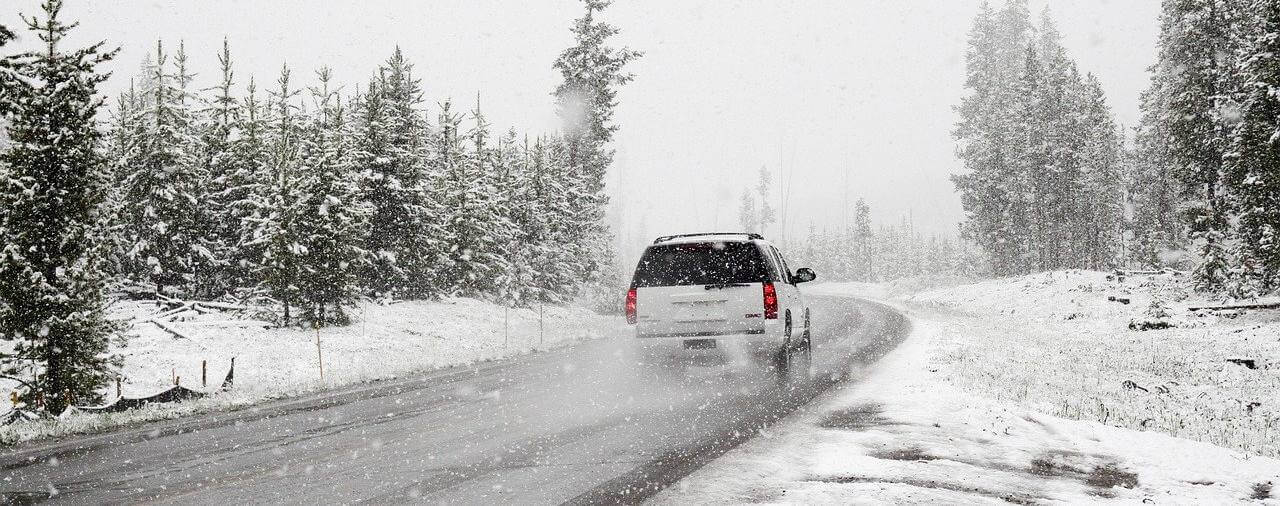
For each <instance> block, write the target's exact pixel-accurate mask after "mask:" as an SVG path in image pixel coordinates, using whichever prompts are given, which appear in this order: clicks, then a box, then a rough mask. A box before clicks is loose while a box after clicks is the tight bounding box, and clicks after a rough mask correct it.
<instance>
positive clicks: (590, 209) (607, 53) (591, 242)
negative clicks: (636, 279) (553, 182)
mask: <svg viewBox="0 0 1280 506" xmlns="http://www.w3.org/2000/svg"><path fill="white" fill-rule="evenodd" d="M583 4H584V6H585V7H586V13H585V14H584V15H583V16H582V17H580V18H578V19H576V20H574V23H573V26H572V28H571V29H570V31H571V32H572V33H573V37H574V45H573V46H571V47H569V48H567V49H565V50H564V51H562V52H561V53H560V55H559V56H558V57H557V58H556V60H555V63H553V65H552V66H553V68H555V69H556V70H558V71H560V76H561V79H562V80H561V82H560V84H559V85H557V86H556V89H555V92H554V95H555V97H556V110H557V114H559V116H560V119H561V122H562V126H563V129H564V130H563V132H564V139H563V142H564V147H565V150H566V152H565V153H564V157H563V158H564V160H565V165H566V167H567V168H568V172H567V174H566V175H567V176H568V179H566V181H567V182H570V183H572V184H573V186H574V188H571V189H570V192H571V195H572V196H573V197H572V199H571V200H570V201H569V202H570V204H571V209H570V214H571V215H572V216H573V217H574V218H573V220H572V221H571V222H570V223H568V225H569V227H570V228H569V229H568V230H566V234H565V235H566V237H567V238H569V239H571V241H570V242H568V243H566V245H567V246H569V247H571V248H572V249H573V250H574V251H575V252H576V253H577V255H578V256H579V258H585V259H588V261H587V262H586V263H585V264H584V265H583V270H582V271H581V273H580V274H579V276H578V277H579V278H582V277H584V275H585V278H586V281H587V284H595V285H601V286H598V287H596V288H595V289H593V290H592V291H595V292H597V293H609V294H610V295H612V293H613V292H614V291H615V289H619V290H620V289H621V284H622V281H621V277H620V276H613V275H610V274H616V273H617V267H616V264H615V258H614V254H613V252H612V251H611V247H610V243H611V238H610V236H609V231H608V227H607V226H606V225H605V223H604V218H605V206H606V205H607V204H608V198H607V197H606V195H605V193H604V187H605V176H606V174H607V172H608V169H609V165H610V164H611V163H612V161H613V150H612V149H610V148H609V147H608V144H609V142H610V141H611V140H612V139H613V135H614V133H616V132H617V130H618V126H617V125H616V124H614V123H613V114H614V109H615V108H616V107H617V104H618V101H617V95H618V88H619V87H621V86H623V85H625V84H627V83H629V82H631V80H632V79H634V75H632V74H631V73H629V72H626V71H624V70H623V69H624V68H625V67H626V65H627V64H628V63H630V62H631V61H633V60H635V59H636V58H639V57H641V55H642V53H641V52H639V51H634V50H631V49H628V48H625V47H624V48H621V49H618V48H613V47H611V46H609V45H608V44H609V39H610V38H612V37H613V36H614V35H616V34H617V33H618V29H617V28H616V27H614V26H613V25H610V24H608V23H605V22H603V21H601V20H599V19H597V14H599V13H600V12H601V11H602V10H604V9H605V8H606V7H608V6H609V2H608V1H605V0H584V1H583ZM615 285H616V286H615ZM567 295H572V294H567Z"/></svg>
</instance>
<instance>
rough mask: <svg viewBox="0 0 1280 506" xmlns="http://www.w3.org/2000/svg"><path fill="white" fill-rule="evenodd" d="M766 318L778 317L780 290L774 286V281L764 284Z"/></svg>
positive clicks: (775, 318)
mask: <svg viewBox="0 0 1280 506" xmlns="http://www.w3.org/2000/svg"><path fill="white" fill-rule="evenodd" d="M764 318H765V319H766V320H777V319H778V290H777V289H776V288H774V287H773V283H769V282H766V283H765V284H764Z"/></svg>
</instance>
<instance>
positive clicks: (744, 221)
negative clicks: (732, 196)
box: [738, 188, 760, 232]
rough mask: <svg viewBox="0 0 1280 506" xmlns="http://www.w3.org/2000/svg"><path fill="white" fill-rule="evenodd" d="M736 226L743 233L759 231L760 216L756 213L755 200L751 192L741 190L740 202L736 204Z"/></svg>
mask: <svg viewBox="0 0 1280 506" xmlns="http://www.w3.org/2000/svg"><path fill="white" fill-rule="evenodd" d="M738 225H740V226H741V227H742V231H743V232H759V231H760V214H759V213H757V212H756V199H755V197H753V196H752V195H751V190H748V189H745V188H744V189H743V190H742V200H741V202H740V203H739V204H738Z"/></svg>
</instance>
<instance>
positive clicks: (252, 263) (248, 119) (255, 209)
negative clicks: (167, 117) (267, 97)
mask: <svg viewBox="0 0 1280 506" xmlns="http://www.w3.org/2000/svg"><path fill="white" fill-rule="evenodd" d="M266 120H267V110H266V107H265V106H264V105H263V104H262V102H260V101H259V100H258V86H257V83H256V82H255V80H254V78H253V76H250V77H249V84H248V85H247V86H246V88H245V97H244V101H243V107H242V108H241V114H239V116H238V118H237V119H236V120H235V123H234V125H233V127H232V131H233V132H234V133H235V135H234V137H232V138H231V139H230V146H229V147H230V153H228V155H227V157H226V164H225V165H222V166H220V168H221V169H225V171H223V172H221V174H220V175H219V179H218V180H216V181H215V183H214V184H215V187H216V188H217V189H218V192H217V193H216V194H215V195H214V199H215V201H216V202H217V208H216V209H217V210H218V211H220V215H219V216H220V221H221V222H223V224H224V225H225V226H226V227H227V228H226V233H227V234H228V237H227V238H226V241H227V242H226V247H227V249H226V251H225V252H224V254H225V256H224V257H223V260H224V262H225V263H226V269H227V271H226V275H227V283H228V284H229V285H230V286H231V287H234V288H236V289H250V290H251V289H253V288H256V287H257V286H258V284H259V282H260V279H259V276H258V274H259V272H261V270H262V266H261V264H260V262H261V260H262V258H263V257H264V255H265V253H264V244H263V243H262V242H261V241H258V240H257V237H256V235H255V233H256V232H257V223H258V222H257V221H255V218H256V217H259V216H260V214H259V209H260V207H259V206H260V204H261V202H262V200H263V199H264V198H265V197H264V196H265V195H268V194H269V193H270V191H271V190H270V189H271V185H272V181H273V179H272V174H271V171H270V167H269V166H267V165H266V164H264V163H262V161H263V160H266V159H267V156H268V155H267V137H268V136H267V121H266ZM233 234H234V236H233Z"/></svg>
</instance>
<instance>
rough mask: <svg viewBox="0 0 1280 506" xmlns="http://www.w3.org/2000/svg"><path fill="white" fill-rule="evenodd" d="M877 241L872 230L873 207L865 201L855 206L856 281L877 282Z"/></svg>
mask: <svg viewBox="0 0 1280 506" xmlns="http://www.w3.org/2000/svg"><path fill="white" fill-rule="evenodd" d="M874 239H875V237H874V233H873V232H872V230H871V206H869V205H867V202H866V201H865V200H863V199H858V202H857V203H856V204H855V213H854V218H853V248H851V249H850V250H849V251H850V252H851V253H852V254H853V255H854V261H853V272H852V278H851V279H853V280H854V281H868V282H869V281H875V280H876V273H875V265H874V262H873V261H872V253H873V251H872V246H871V244H872V241H873V240H874Z"/></svg>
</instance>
